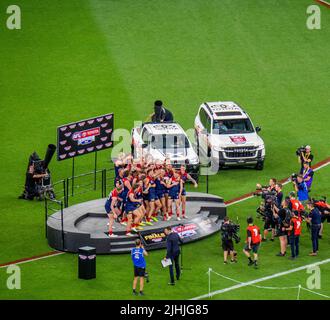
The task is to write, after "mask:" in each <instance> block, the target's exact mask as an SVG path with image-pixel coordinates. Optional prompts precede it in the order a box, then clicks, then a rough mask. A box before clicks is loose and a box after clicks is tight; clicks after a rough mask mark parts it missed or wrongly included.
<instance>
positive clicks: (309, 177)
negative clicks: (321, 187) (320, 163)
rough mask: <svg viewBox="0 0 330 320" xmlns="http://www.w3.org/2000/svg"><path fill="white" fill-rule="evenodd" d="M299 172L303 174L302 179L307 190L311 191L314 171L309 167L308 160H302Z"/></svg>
mask: <svg viewBox="0 0 330 320" xmlns="http://www.w3.org/2000/svg"><path fill="white" fill-rule="evenodd" d="M300 174H301V175H302V176H303V179H304V181H305V183H306V186H307V189H308V192H310V191H311V187H312V183H313V177H314V171H313V169H312V168H311V167H310V163H309V162H304V166H303V168H302V169H301V171H300Z"/></svg>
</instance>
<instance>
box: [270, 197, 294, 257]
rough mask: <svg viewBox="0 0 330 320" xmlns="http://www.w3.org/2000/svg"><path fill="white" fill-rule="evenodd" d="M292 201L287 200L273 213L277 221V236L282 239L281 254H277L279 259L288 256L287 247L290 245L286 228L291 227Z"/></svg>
mask: <svg viewBox="0 0 330 320" xmlns="http://www.w3.org/2000/svg"><path fill="white" fill-rule="evenodd" d="M289 204H290V199H289V198H286V199H285V200H284V201H283V202H282V205H281V208H280V209H279V208H278V207H277V206H274V208H273V213H274V218H275V220H276V230H277V233H276V235H277V236H278V237H279V239H280V252H279V253H278V254H277V256H278V257H284V256H285V255H286V247H287V245H288V237H287V231H286V228H288V227H289V225H290V218H291V211H290V210H289V208H288V207H289Z"/></svg>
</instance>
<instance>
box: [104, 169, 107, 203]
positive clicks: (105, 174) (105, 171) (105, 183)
mask: <svg viewBox="0 0 330 320" xmlns="http://www.w3.org/2000/svg"><path fill="white" fill-rule="evenodd" d="M106 196H107V169H104V197H106Z"/></svg>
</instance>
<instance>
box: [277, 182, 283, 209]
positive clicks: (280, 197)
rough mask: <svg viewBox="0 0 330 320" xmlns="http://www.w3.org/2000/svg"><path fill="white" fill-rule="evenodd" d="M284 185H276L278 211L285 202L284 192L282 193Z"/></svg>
mask: <svg viewBox="0 0 330 320" xmlns="http://www.w3.org/2000/svg"><path fill="white" fill-rule="evenodd" d="M282 187H283V186H282V184H281V183H276V185H275V191H276V203H275V204H276V207H277V208H278V209H280V208H281V205H282V201H283V192H282Z"/></svg>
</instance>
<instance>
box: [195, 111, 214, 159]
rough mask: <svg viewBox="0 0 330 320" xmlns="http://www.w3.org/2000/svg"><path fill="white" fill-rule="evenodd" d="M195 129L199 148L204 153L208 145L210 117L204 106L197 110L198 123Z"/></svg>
mask: <svg viewBox="0 0 330 320" xmlns="http://www.w3.org/2000/svg"><path fill="white" fill-rule="evenodd" d="M196 130H197V131H198V139H199V141H198V144H199V148H200V149H201V151H203V152H204V153H205V154H206V153H207V151H208V146H209V141H208V140H209V134H210V133H211V118H210V116H209V115H208V113H207V112H206V111H205V109H204V108H200V110H199V123H197V128H196Z"/></svg>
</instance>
